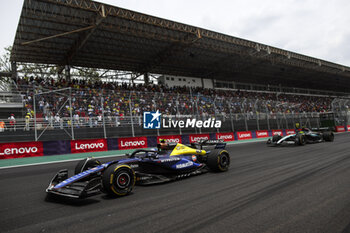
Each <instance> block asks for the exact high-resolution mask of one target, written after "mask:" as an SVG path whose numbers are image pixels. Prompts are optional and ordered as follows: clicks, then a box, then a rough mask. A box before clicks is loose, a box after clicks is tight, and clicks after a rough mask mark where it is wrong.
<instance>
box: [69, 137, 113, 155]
mask: <svg viewBox="0 0 350 233" xmlns="http://www.w3.org/2000/svg"><path fill="white" fill-rule="evenodd" d="M70 147H71V153H86V152H98V151H107V140H106V139H91V140H90V139H89V140H72V141H71V142H70Z"/></svg>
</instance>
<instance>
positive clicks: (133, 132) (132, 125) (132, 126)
mask: <svg viewBox="0 0 350 233" xmlns="http://www.w3.org/2000/svg"><path fill="white" fill-rule="evenodd" d="M131 93H132V91H130V94H129V110H130V119H131V133H132V136H133V137H135V129H134V121H133V119H132V108H131Z"/></svg>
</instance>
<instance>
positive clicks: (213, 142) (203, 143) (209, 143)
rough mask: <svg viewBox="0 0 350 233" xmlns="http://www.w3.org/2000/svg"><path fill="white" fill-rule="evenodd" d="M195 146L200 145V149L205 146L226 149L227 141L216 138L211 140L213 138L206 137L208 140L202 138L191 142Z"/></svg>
mask: <svg viewBox="0 0 350 233" xmlns="http://www.w3.org/2000/svg"><path fill="white" fill-rule="evenodd" d="M191 144H192V145H194V146H199V147H200V149H201V150H202V148H203V146H214V145H215V149H225V147H226V143H225V142H224V140H220V139H216V140H211V139H206V140H201V141H198V142H194V143H191Z"/></svg>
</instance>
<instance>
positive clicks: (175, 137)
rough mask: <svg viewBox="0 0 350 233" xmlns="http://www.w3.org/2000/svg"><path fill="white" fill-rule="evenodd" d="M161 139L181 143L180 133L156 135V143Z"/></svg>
mask: <svg viewBox="0 0 350 233" xmlns="http://www.w3.org/2000/svg"><path fill="white" fill-rule="evenodd" d="M161 139H165V141H166V142H168V143H182V140H181V136H180V135H165V136H158V137H157V143H159V141H160V140H161Z"/></svg>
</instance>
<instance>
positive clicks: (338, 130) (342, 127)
mask: <svg viewBox="0 0 350 233" xmlns="http://www.w3.org/2000/svg"><path fill="white" fill-rule="evenodd" d="M335 131H337V132H345V127H344V126H336V127H335Z"/></svg>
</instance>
